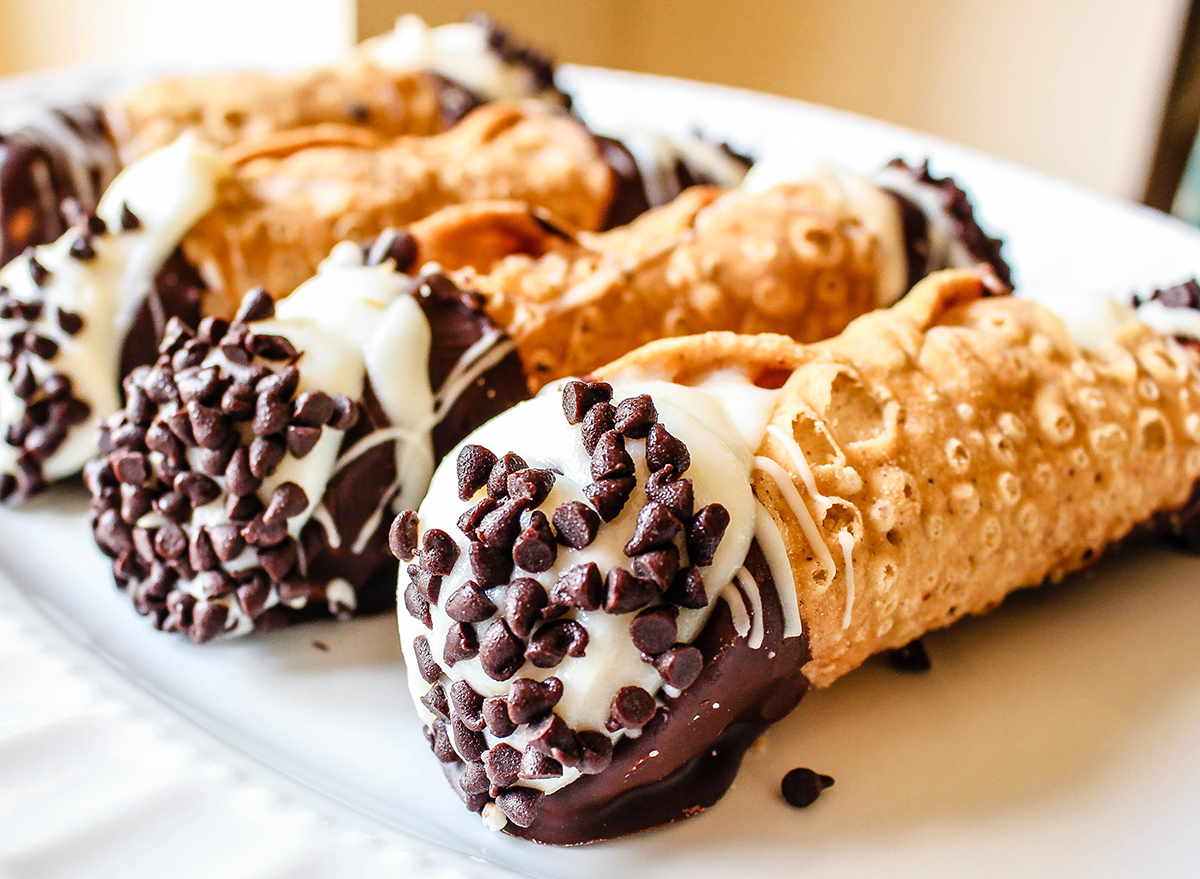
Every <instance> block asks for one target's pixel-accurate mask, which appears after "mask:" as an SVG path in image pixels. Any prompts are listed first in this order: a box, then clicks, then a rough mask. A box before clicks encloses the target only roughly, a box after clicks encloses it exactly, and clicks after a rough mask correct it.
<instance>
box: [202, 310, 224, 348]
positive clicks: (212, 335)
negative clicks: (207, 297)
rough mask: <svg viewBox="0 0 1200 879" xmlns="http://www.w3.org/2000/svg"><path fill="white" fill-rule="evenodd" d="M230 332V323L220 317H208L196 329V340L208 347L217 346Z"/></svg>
mask: <svg viewBox="0 0 1200 879" xmlns="http://www.w3.org/2000/svg"><path fill="white" fill-rule="evenodd" d="M228 331H229V321H227V320H223V319H222V318H219V317H206V318H204V320H202V321H200V326H198V327H197V328H196V338H197V339H199V340H200V341H201V342H203V343H204V344H206V345H215V344H217V343H218V342H220V341H221V339H223V338H225V333H227V332H228Z"/></svg>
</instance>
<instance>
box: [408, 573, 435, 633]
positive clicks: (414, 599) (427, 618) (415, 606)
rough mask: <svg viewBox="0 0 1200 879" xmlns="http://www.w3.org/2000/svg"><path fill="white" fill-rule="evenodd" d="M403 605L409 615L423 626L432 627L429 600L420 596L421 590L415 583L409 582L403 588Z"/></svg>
mask: <svg viewBox="0 0 1200 879" xmlns="http://www.w3.org/2000/svg"><path fill="white" fill-rule="evenodd" d="M404 607H405V608H406V609H407V610H408V613H409V616H411V617H412V618H413V619H415V620H417V621H418V622H420V623H421V624H422V625H423V626H425V628H427V629H432V628H433V615H432V613H431V612H430V610H429V602H428V601H426V600H425V599H424V598H423V597H422V596H421V590H420V589H418V588H417V584H416V583H409V584H408V586H407V587H406V588H405V590H404Z"/></svg>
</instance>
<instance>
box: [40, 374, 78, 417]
mask: <svg viewBox="0 0 1200 879" xmlns="http://www.w3.org/2000/svg"><path fill="white" fill-rule="evenodd" d="M72 388H73V382H72V381H71V378H70V376H66V375H63V374H62V373H61V372H52V373H50V374H49V375H48V376H46V378H45V379H44V380H43V381H42V393H43V394H45V395H46V396H47V397H50V398H51V399H53V400H61V399H62V398H63V397H68V396H70V395H71V390H72ZM51 417H53V416H51Z"/></svg>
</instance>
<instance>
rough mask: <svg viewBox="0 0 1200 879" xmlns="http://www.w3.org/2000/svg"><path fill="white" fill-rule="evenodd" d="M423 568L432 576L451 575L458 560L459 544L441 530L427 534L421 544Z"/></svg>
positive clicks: (433, 529) (433, 530) (434, 529)
mask: <svg viewBox="0 0 1200 879" xmlns="http://www.w3.org/2000/svg"><path fill="white" fill-rule="evenodd" d="M421 547H422V548H421V567H423V568H425V570H427V571H429V573H431V574H449V573H450V572H451V571H452V570H454V563H455V562H456V561H457V560H458V544H457V543H455V542H454V538H453V537H451V536H450V535H449V534H447V533H446V532H445V531H442V530H441V529H440V528H430V529H429V530H428V531H426V532H425V537H424V539H423V541H422V544H421Z"/></svg>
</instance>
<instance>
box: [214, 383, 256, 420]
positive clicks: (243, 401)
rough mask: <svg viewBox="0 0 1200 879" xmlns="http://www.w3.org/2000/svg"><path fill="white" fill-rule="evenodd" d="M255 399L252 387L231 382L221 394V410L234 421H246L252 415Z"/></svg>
mask: <svg viewBox="0 0 1200 879" xmlns="http://www.w3.org/2000/svg"><path fill="white" fill-rule="evenodd" d="M257 401H258V395H257V394H255V393H254V388H250V387H246V386H244V385H238V384H233V385H230V386H229V387H228V388H226V389H225V392H224V393H223V394H221V411H222V412H224V413H225V414H226V415H228V416H229V417H230V418H232V419H234V420H235V421H248V420H249V419H250V418H252V417H253V416H254V407H255V405H256V403H257Z"/></svg>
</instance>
